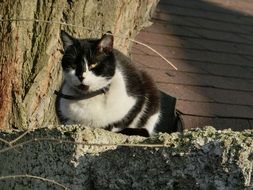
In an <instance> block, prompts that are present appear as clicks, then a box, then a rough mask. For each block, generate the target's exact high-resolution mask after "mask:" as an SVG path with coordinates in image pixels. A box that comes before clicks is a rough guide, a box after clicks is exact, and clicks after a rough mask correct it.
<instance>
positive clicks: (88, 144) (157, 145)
mask: <svg viewBox="0 0 253 190" xmlns="http://www.w3.org/2000/svg"><path fill="white" fill-rule="evenodd" d="M40 141H51V142H58V143H67V144H76V145H80V144H81V145H86V146H121V147H146V148H161V147H166V145H164V144H130V143H125V144H106V143H85V142H75V141H70V140H63V139H56V138H46V137H45V138H34V139H30V140H27V141H24V142H21V143H18V144H15V145H13V146H10V147H7V148H4V149H2V150H0V154H1V153H4V152H6V151H9V150H12V149H14V148H18V147H22V146H24V145H27V144H30V143H34V142H40Z"/></svg>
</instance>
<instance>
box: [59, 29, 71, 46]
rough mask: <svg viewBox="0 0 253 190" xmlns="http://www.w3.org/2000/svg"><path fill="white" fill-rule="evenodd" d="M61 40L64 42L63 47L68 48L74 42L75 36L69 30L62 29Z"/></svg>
mask: <svg viewBox="0 0 253 190" xmlns="http://www.w3.org/2000/svg"><path fill="white" fill-rule="evenodd" d="M60 36H61V41H62V43H63V49H64V50H66V49H67V48H68V47H69V46H71V45H73V44H74V38H73V37H72V36H70V35H69V34H68V33H67V32H65V31H63V30H61V34H60Z"/></svg>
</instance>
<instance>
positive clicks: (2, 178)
mask: <svg viewBox="0 0 253 190" xmlns="http://www.w3.org/2000/svg"><path fill="white" fill-rule="evenodd" d="M15 178H32V179H38V180H42V181H46V182H49V183H53V184H55V185H57V186H59V187H62V188H63V189H65V190H70V189H69V188H68V187H66V186H65V185H62V184H60V183H58V182H56V181H55V180H52V179H47V178H44V177H40V176H34V175H29V174H23V175H7V176H0V180H5V179H15Z"/></svg>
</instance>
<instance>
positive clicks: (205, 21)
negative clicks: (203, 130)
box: [133, 0, 253, 130]
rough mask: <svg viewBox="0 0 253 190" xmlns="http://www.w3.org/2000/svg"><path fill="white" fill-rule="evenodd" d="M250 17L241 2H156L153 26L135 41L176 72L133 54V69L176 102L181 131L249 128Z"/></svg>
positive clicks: (252, 94) (252, 120) (252, 86)
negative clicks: (207, 127) (140, 68)
mask: <svg viewBox="0 0 253 190" xmlns="http://www.w3.org/2000/svg"><path fill="white" fill-rule="evenodd" d="M252 11H253V4H252V2H249V1H246V0H242V1H229V0H228V1H222V2H220V1H218V0H187V1H184V0H161V1H160V2H159V4H158V7H157V10H156V12H155V13H154V15H153V23H154V24H153V25H152V26H151V27H149V28H146V29H145V30H144V31H143V32H142V33H141V34H140V35H139V36H138V37H137V39H139V40H141V41H143V42H145V43H147V44H149V45H150V46H152V47H154V48H155V49H156V50H158V51H159V52H160V53H161V54H163V55H164V56H165V57H166V58H167V59H168V60H170V61H171V62H172V63H174V64H175V65H176V66H177V67H178V69H179V70H178V71H174V70H173V69H171V67H170V66H169V65H168V64H167V63H161V62H164V61H163V60H161V59H160V58H159V57H158V56H157V55H155V54H154V53H152V52H147V50H146V49H145V50H144V49H142V48H140V47H138V46H134V48H133V58H134V60H136V63H137V64H139V65H141V66H144V68H145V69H147V71H148V72H150V73H151V75H153V76H154V78H155V80H156V82H157V84H158V86H159V87H160V89H161V90H162V91H164V92H166V93H167V94H169V95H171V96H174V97H176V98H177V109H178V110H179V111H180V112H182V117H183V120H184V123H185V127H186V128H193V127H203V126H205V125H213V126H215V127H216V128H218V129H223V128H232V129H234V130H242V129H246V128H252V126H253V64H252V62H253V19H252V13H251V12H252ZM250 13H251V15H250ZM141 56H143V57H141ZM145 57H149V58H148V59H149V60H148V61H147V58H146V61H145Z"/></svg>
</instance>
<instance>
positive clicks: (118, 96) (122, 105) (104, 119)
mask: <svg viewBox="0 0 253 190" xmlns="http://www.w3.org/2000/svg"><path fill="white" fill-rule="evenodd" d="M84 77H85V84H86V85H90V88H91V86H92V85H93V84H94V86H95V83H96V84H97V85H98V86H99V89H101V88H102V87H101V86H103V85H105V84H106V83H105V81H104V80H106V79H104V80H103V79H101V78H102V77H97V76H93V75H92V74H91V73H90V72H88V73H87V74H86V75H85V76H84ZM94 80H95V81H94ZM93 82H94V83H93ZM107 82H108V80H107ZM98 86H95V87H93V88H94V89H96V88H98ZM62 93H64V94H68V95H75V92H74V91H73V89H72V88H71V86H70V85H69V84H68V83H65V84H64V85H63V88H62ZM135 103H136V99H135V98H133V97H130V96H128V94H127V91H126V86H125V81H124V78H123V75H122V73H121V72H120V70H118V69H116V72H115V75H114V76H113V78H112V79H111V84H110V89H109V91H108V92H107V93H106V94H101V95H98V96H95V97H93V98H90V99H87V100H80V101H76V100H74V101H73V100H67V99H61V100H60V109H61V113H62V115H63V116H64V117H66V118H70V119H71V120H72V123H82V124H86V125H91V126H93V127H104V126H107V125H108V124H111V123H113V122H117V121H120V120H121V119H122V118H124V117H125V116H126V115H127V113H128V112H129V110H130V109H131V108H132V107H133V106H134V105H135Z"/></svg>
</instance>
